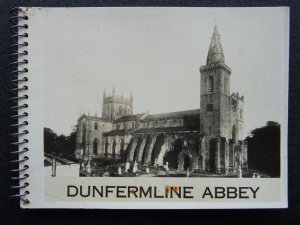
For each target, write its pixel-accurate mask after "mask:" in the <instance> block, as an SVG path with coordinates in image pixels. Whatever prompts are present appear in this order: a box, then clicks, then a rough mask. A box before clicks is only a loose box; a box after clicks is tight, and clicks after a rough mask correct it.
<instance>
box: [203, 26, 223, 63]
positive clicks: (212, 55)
mask: <svg viewBox="0 0 300 225" xmlns="http://www.w3.org/2000/svg"><path fill="white" fill-rule="evenodd" d="M222 63H225V59H224V53H223V48H222V44H221V40H220V34H219V33H218V30H217V26H215V28H214V32H213V35H212V37H211V41H210V46H209V50H208V54H207V61H206V66H210V65H214V64H222Z"/></svg>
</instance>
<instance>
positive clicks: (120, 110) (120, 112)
mask: <svg viewBox="0 0 300 225" xmlns="http://www.w3.org/2000/svg"><path fill="white" fill-rule="evenodd" d="M122 114H123V110H122V107H121V106H120V107H119V115H122Z"/></svg>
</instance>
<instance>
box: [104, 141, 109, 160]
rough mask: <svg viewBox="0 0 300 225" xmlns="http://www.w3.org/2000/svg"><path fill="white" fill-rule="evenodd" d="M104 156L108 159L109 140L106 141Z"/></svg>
mask: <svg viewBox="0 0 300 225" xmlns="http://www.w3.org/2000/svg"><path fill="white" fill-rule="evenodd" d="M104 155H105V157H106V158H107V155H108V142H107V140H106V141H105V144H104Z"/></svg>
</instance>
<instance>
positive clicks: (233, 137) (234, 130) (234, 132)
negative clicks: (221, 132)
mask: <svg viewBox="0 0 300 225" xmlns="http://www.w3.org/2000/svg"><path fill="white" fill-rule="evenodd" d="M232 140H233V142H234V143H236V126H235V125H233V127H232Z"/></svg>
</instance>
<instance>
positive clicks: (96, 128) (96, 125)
mask: <svg viewBox="0 0 300 225" xmlns="http://www.w3.org/2000/svg"><path fill="white" fill-rule="evenodd" d="M94 128H95V130H98V123H97V122H96V123H95V125H94Z"/></svg>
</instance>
